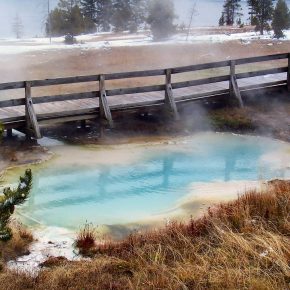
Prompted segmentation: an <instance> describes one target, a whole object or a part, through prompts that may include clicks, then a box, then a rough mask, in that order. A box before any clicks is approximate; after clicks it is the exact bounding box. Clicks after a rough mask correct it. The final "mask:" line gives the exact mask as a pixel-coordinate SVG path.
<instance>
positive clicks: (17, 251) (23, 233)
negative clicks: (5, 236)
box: [0, 222, 33, 262]
mask: <svg viewBox="0 0 290 290" xmlns="http://www.w3.org/2000/svg"><path fill="white" fill-rule="evenodd" d="M11 228H12V231H13V236H12V239H11V240H9V241H8V242H1V241H0V253H1V256H0V258H1V260H2V261H4V262H7V261H9V260H12V259H15V258H17V257H19V256H23V255H25V254H28V253H29V250H28V247H29V245H30V244H31V242H32V241H33V236H32V234H31V232H30V231H29V230H28V229H26V228H25V227H24V226H23V225H21V224H19V223H17V222H12V225H11Z"/></svg>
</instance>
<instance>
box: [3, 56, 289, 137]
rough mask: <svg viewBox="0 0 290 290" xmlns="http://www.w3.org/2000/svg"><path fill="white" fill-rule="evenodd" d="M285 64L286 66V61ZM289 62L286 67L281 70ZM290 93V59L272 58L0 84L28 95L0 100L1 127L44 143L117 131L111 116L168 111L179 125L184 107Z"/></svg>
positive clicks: (238, 102)
mask: <svg viewBox="0 0 290 290" xmlns="http://www.w3.org/2000/svg"><path fill="white" fill-rule="evenodd" d="M283 60H284V61H283ZM267 62H268V64H269V63H270V62H271V67H270V68H269V66H268V67H267V68H266V69H265V68H263V69H261V70H254V71H253V70H247V71H246V72H244V71H243V72H237V69H236V68H237V67H239V66H243V65H248V64H253V63H259V64H260V63H267ZM282 62H285V63H286V64H287V65H285V66H277V63H278V64H280V63H282ZM257 67H259V66H257ZM217 68H222V69H223V71H225V70H226V69H228V71H227V72H226V73H225V74H222V75H211V76H210V77H206V78H198V79H193V80H186V81H182V82H174V81H172V79H173V77H174V76H176V75H179V74H186V73H191V72H197V71H198V72H199V71H204V70H207V71H208V70H210V69H213V70H214V69H217ZM160 76H161V77H162V76H164V82H163V84H157V85H156V84H153V85H144V86H139V87H127V88H114V89H106V85H107V84H108V83H109V82H110V81H113V80H123V79H132V78H138V79H139V78H140V79H142V78H146V77H151V79H154V78H155V77H156V78H157V77H158V78H160ZM92 82H93V83H94V82H95V83H96V88H98V89H97V90H96V91H89V92H81V93H69V94H60V95H50V96H37V97H32V89H33V88H38V87H48V86H55V85H70V84H78V83H79V84H80V83H92ZM273 88H274V89H277V88H278V89H281V88H284V89H288V91H290V53H285V54H276V55H267V56H259V57H251V58H243V59H235V60H225V61H219V62H212V63H206V64H195V65H190V66H184V67H176V68H168V69H157V70H147V71H134V72H122V73H112V74H101V75H90V76H77V77H66V78H57V79H46V80H30V81H20V82H11V83H2V84H0V91H8V90H11V91H14V90H18V89H24V92H23V97H20V98H19V97H14V98H10V97H9V99H7V100H0V123H1V124H2V125H3V126H4V128H5V129H6V130H7V134H8V135H11V134H12V129H18V130H20V131H24V132H25V133H26V134H27V136H29V137H34V138H41V131H40V126H41V125H49V124H53V123H64V122H70V121H80V120H81V121H82V120H99V122H100V124H102V125H104V121H105V122H106V123H107V124H108V125H109V126H110V127H113V126H114V121H113V118H112V115H113V113H114V112H121V111H129V110H133V111H136V110H138V111H141V112H142V110H145V109H148V108H155V107H160V106H163V107H164V108H165V109H166V111H167V112H168V113H170V115H171V116H172V117H173V118H174V119H175V120H178V119H179V110H178V107H179V104H182V103H184V102H192V101H197V100H208V99H209V98H210V99H211V98H216V97H219V96H224V97H228V98H229V99H230V100H235V101H236V103H237V104H238V105H239V106H241V107H243V106H244V101H243V96H244V95H245V94H247V93H255V92H257V91H258V90H260V89H263V90H266V91H267V90H270V89H273Z"/></svg>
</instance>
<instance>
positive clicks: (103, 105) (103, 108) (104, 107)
mask: <svg viewBox="0 0 290 290" xmlns="http://www.w3.org/2000/svg"><path fill="white" fill-rule="evenodd" d="M99 102H100V118H101V122H102V121H103V120H106V121H107V122H108V124H109V126H110V128H113V127H114V122H113V119H112V114H111V110H110V107H109V105H108V101H107V94H106V87H105V76H104V75H100V98H99Z"/></svg>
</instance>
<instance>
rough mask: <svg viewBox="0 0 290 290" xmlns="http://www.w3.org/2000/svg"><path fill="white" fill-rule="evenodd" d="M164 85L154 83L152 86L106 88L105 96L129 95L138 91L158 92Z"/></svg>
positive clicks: (162, 89)
mask: <svg viewBox="0 0 290 290" xmlns="http://www.w3.org/2000/svg"><path fill="white" fill-rule="evenodd" d="M164 90H165V85H154V86H144V87H134V88H121V89H113V90H107V91H106V92H107V96H119V95H130V94H139V93H149V92H158V91H164Z"/></svg>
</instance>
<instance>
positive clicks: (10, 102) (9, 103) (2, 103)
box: [0, 98, 25, 108]
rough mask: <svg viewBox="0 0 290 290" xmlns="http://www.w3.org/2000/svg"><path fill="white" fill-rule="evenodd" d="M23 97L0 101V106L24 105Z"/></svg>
mask: <svg viewBox="0 0 290 290" xmlns="http://www.w3.org/2000/svg"><path fill="white" fill-rule="evenodd" d="M24 105H25V98H21V99H12V100H7V101H0V108H7V107H17V106H24Z"/></svg>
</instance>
